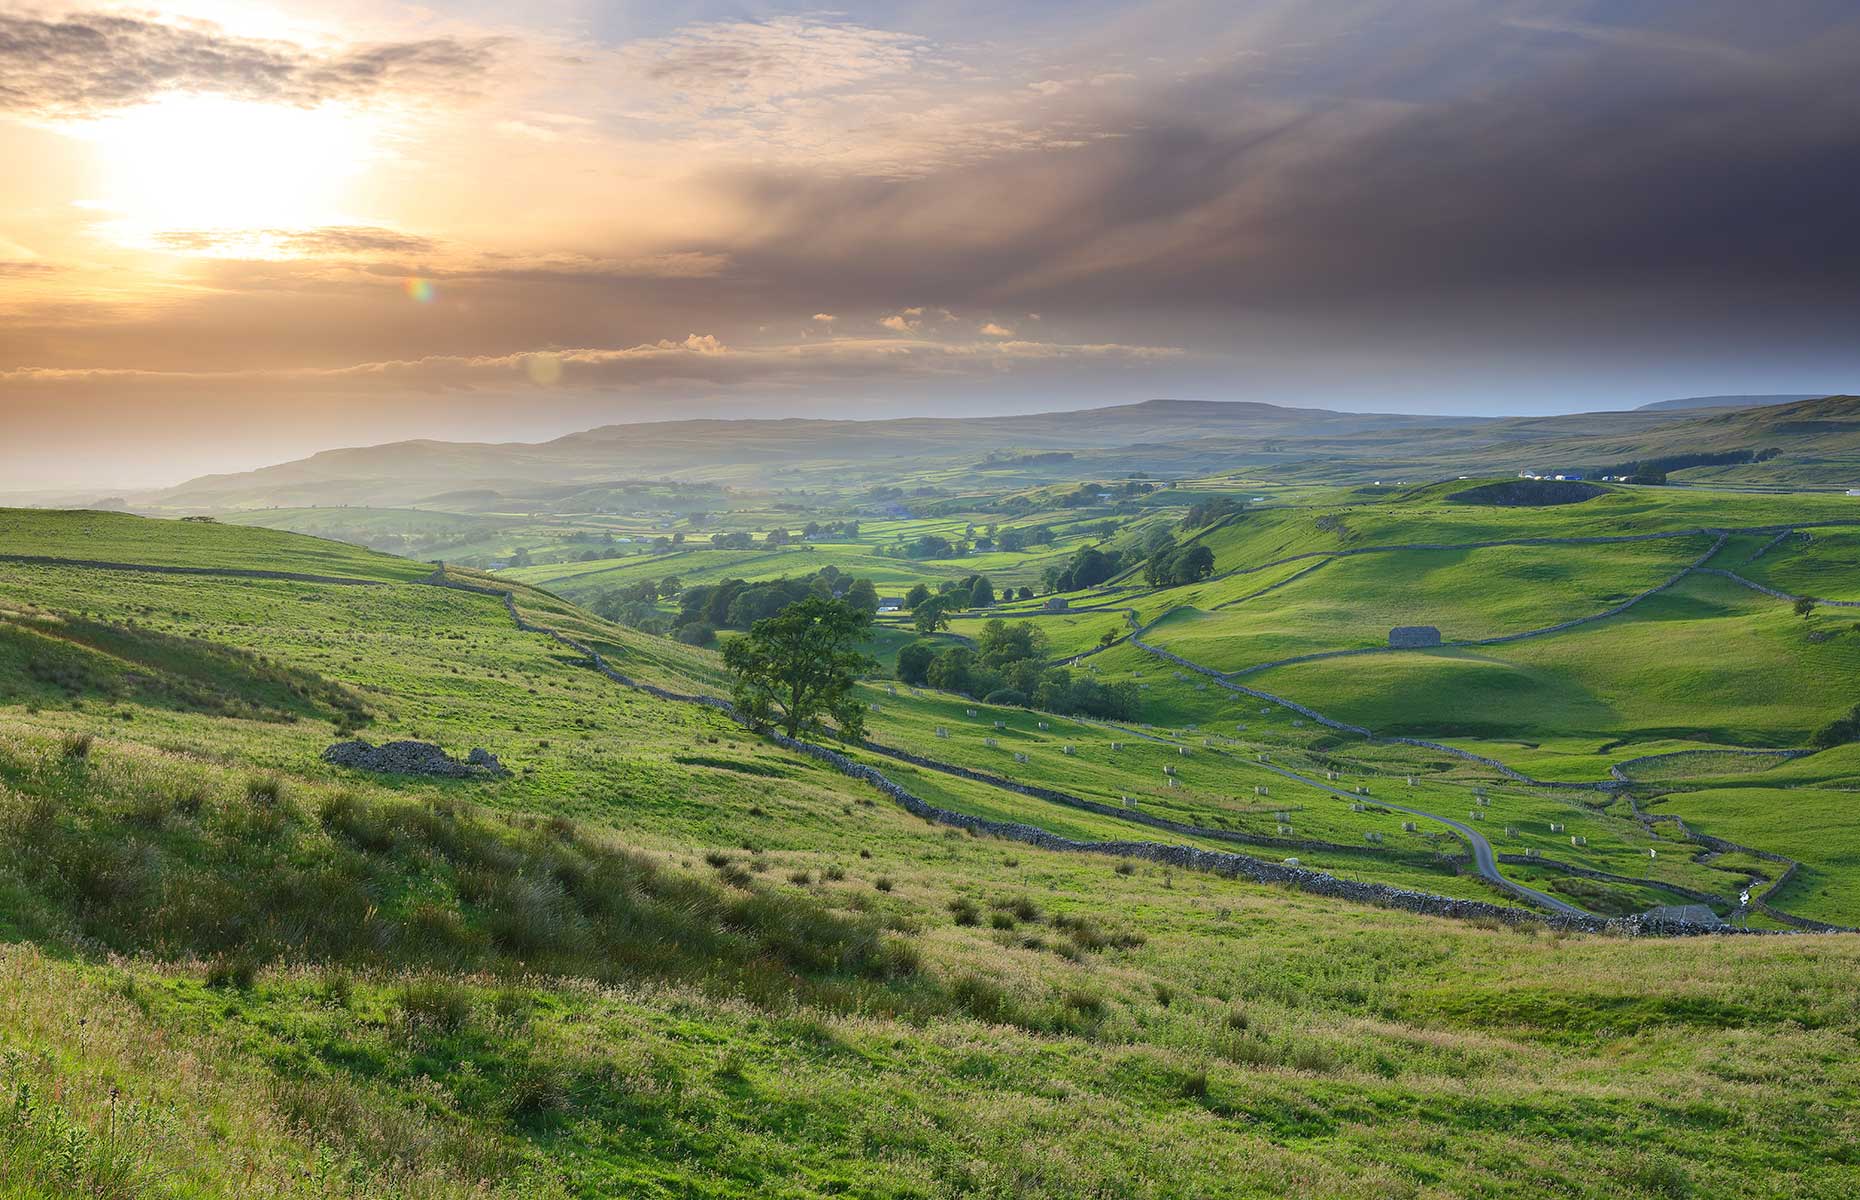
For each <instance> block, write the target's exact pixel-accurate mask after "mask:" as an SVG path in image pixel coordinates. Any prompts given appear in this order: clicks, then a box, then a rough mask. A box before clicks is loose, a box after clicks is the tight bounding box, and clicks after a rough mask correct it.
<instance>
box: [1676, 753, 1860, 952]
mask: <svg viewBox="0 0 1860 1200" xmlns="http://www.w3.org/2000/svg"><path fill="white" fill-rule="evenodd" d="M1766 782H1768V779H1767V774H1766V775H1765V776H1761V777H1758V779H1757V780H1756V781H1755V782H1753V783H1752V784H1750V785H1748V786H1739V787H1720V788H1705V789H1702V790H1699V791H1686V792H1674V793H1671V794H1668V795H1666V796H1662V797H1660V798H1659V799H1657V800H1656V801H1654V802H1653V803H1652V804H1651V806H1650V811H1652V812H1656V813H1671V814H1674V815H1677V816H1680V817H1683V818H1684V819H1685V821H1686V823H1687V824H1688V825H1691V826H1693V827H1694V828H1696V829H1698V830H1700V831H1702V832H1704V833H1707V834H1711V835H1712V836H1714V837H1721V838H1725V839H1726V840H1728V841H1733V842H1739V843H1741V844H1743V845H1747V846H1757V847H1760V848H1761V849H1765V850H1770V851H1773V852H1775V853H1779V854H1785V855H1788V856H1789V857H1790V858H1794V859H1797V860H1799V861H1800V862H1801V864H1802V866H1801V868H1800V869H1799V870H1798V871H1797V872H1796V874H1795V876H1794V877H1793V878H1791V879H1790V880H1789V881H1788V882H1787V883H1786V884H1784V885H1783V887H1782V888H1781V889H1780V890H1779V891H1777V892H1775V893H1774V894H1766V895H1765V897H1764V898H1765V899H1766V900H1768V901H1769V902H1770V903H1772V904H1775V905H1777V906H1778V907H1780V908H1783V909H1784V910H1786V911H1788V912H1791V913H1795V914H1796V915H1798V916H1804V917H1810V918H1813V919H1815V920H1819V921H1827V922H1830V923H1833V924H1837V925H1852V926H1860V885H1857V883H1860V836H1857V835H1856V827H1855V823H1854V812H1855V807H1856V804H1855V802H1856V800H1857V799H1860V791H1856V790H1855V789H1854V788H1853V787H1852V786H1849V787H1847V788H1838V789H1837V788H1815V787H1788V788H1784V787H1767V786H1763V784H1764V783H1766ZM1852 782H1853V781H1850V784H1851V783H1852ZM1763 869H1764V870H1765V871H1766V872H1768V873H1769V874H1771V875H1774V873H1776V872H1777V871H1780V870H1781V868H1780V867H1779V866H1777V865H1776V864H1774V863H1771V864H1765V865H1764V867H1763Z"/></svg>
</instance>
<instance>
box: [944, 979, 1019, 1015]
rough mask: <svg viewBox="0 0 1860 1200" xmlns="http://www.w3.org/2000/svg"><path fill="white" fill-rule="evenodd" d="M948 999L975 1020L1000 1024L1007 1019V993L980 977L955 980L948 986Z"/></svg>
mask: <svg viewBox="0 0 1860 1200" xmlns="http://www.w3.org/2000/svg"><path fill="white" fill-rule="evenodd" d="M949 998H950V999H951V1000H952V1001H954V1002H955V1004H956V1006H957V1007H958V1008H961V1009H962V1010H963V1011H964V1012H967V1013H968V1014H969V1015H970V1016H972V1017H975V1018H976V1019H977V1020H981V1021H994V1022H1001V1021H1005V1020H1006V1019H1007V1013H1008V1010H1009V1004H1008V996H1007V992H1005V991H1004V990H1002V988H1001V985H1000V984H998V983H995V982H994V981H993V980H991V979H984V978H982V977H981V976H980V975H964V976H962V977H961V978H959V979H957V980H956V981H955V982H954V983H953V984H951V985H950V988H949Z"/></svg>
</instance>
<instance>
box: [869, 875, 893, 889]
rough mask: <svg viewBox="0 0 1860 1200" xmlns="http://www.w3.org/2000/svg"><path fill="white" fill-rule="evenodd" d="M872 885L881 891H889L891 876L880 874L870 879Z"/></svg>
mask: <svg viewBox="0 0 1860 1200" xmlns="http://www.w3.org/2000/svg"><path fill="white" fill-rule="evenodd" d="M872 886H873V887H875V888H877V889H878V890H879V891H881V892H889V891H890V890H891V888H892V882H891V877H890V876H889V875H880V876H879V877H878V878H877V879H874V880H873V881H872Z"/></svg>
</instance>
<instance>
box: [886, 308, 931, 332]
mask: <svg viewBox="0 0 1860 1200" xmlns="http://www.w3.org/2000/svg"><path fill="white" fill-rule="evenodd" d="M918 311H920V312H921V311H922V310H921V309H920V310H918ZM878 323H879V324H880V325H882V326H884V327H885V328H886V329H890V330H893V331H894V332H897V333H914V332H915V331H916V330H918V329H920V328H922V326H923V322H922V321H913V320H911V319H910V318H909V317H907V316H905V315H904V314H903V313H893V314H892V315H891V316H889V317H880V318H879V319H878Z"/></svg>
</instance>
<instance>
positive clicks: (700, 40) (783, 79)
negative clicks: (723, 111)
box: [622, 17, 928, 109]
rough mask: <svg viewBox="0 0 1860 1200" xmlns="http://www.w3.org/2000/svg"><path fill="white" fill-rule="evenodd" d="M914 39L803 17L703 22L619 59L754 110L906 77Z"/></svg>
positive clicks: (686, 91)
mask: <svg viewBox="0 0 1860 1200" xmlns="http://www.w3.org/2000/svg"><path fill="white" fill-rule="evenodd" d="M927 46H928V43H927V42H926V41H925V40H924V39H923V38H920V37H917V36H914V35H911V34H905V33H895V32H891V31H887V30H881V29H870V28H866V27H864V26H860V25H855V24H852V23H850V22H843V21H829V20H823V19H819V18H811V17H780V18H776V19H774V20H770V21H727V22H723V21H719V22H704V23H699V24H695V25H691V26H687V27H686V28H684V29H681V30H679V31H678V32H676V33H673V34H670V35H668V36H666V37H662V38H650V39H644V40H640V41H636V42H633V43H631V44H630V45H628V46H627V47H626V48H625V50H624V51H623V52H622V61H623V63H624V64H625V65H626V66H627V67H628V68H630V69H631V70H632V71H634V72H636V73H637V74H639V75H641V76H643V77H644V78H645V79H647V80H650V81H651V82H652V83H653V84H655V85H657V86H658V87H659V88H661V89H663V90H665V91H669V92H671V93H673V94H675V95H677V96H679V97H680V98H682V99H684V100H686V101H687V102H689V103H692V104H695V105H697V106H699V107H702V108H706V109H718V108H755V107H758V106H763V105H769V104H777V103H780V102H783V101H787V100H792V99H794V98H797V97H805V96H812V95H818V94H820V93H824V92H833V91H838V90H842V89H846V88H851V87H854V86H861V85H866V84H869V83H871V82H872V81H873V80H876V79H882V78H885V77H889V76H897V75H901V74H906V73H908V72H910V71H911V70H912V69H913V68H915V67H916V66H917V65H918V63H919V62H920V60H921V59H922V57H923V56H924V54H925V52H926V49H927Z"/></svg>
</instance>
